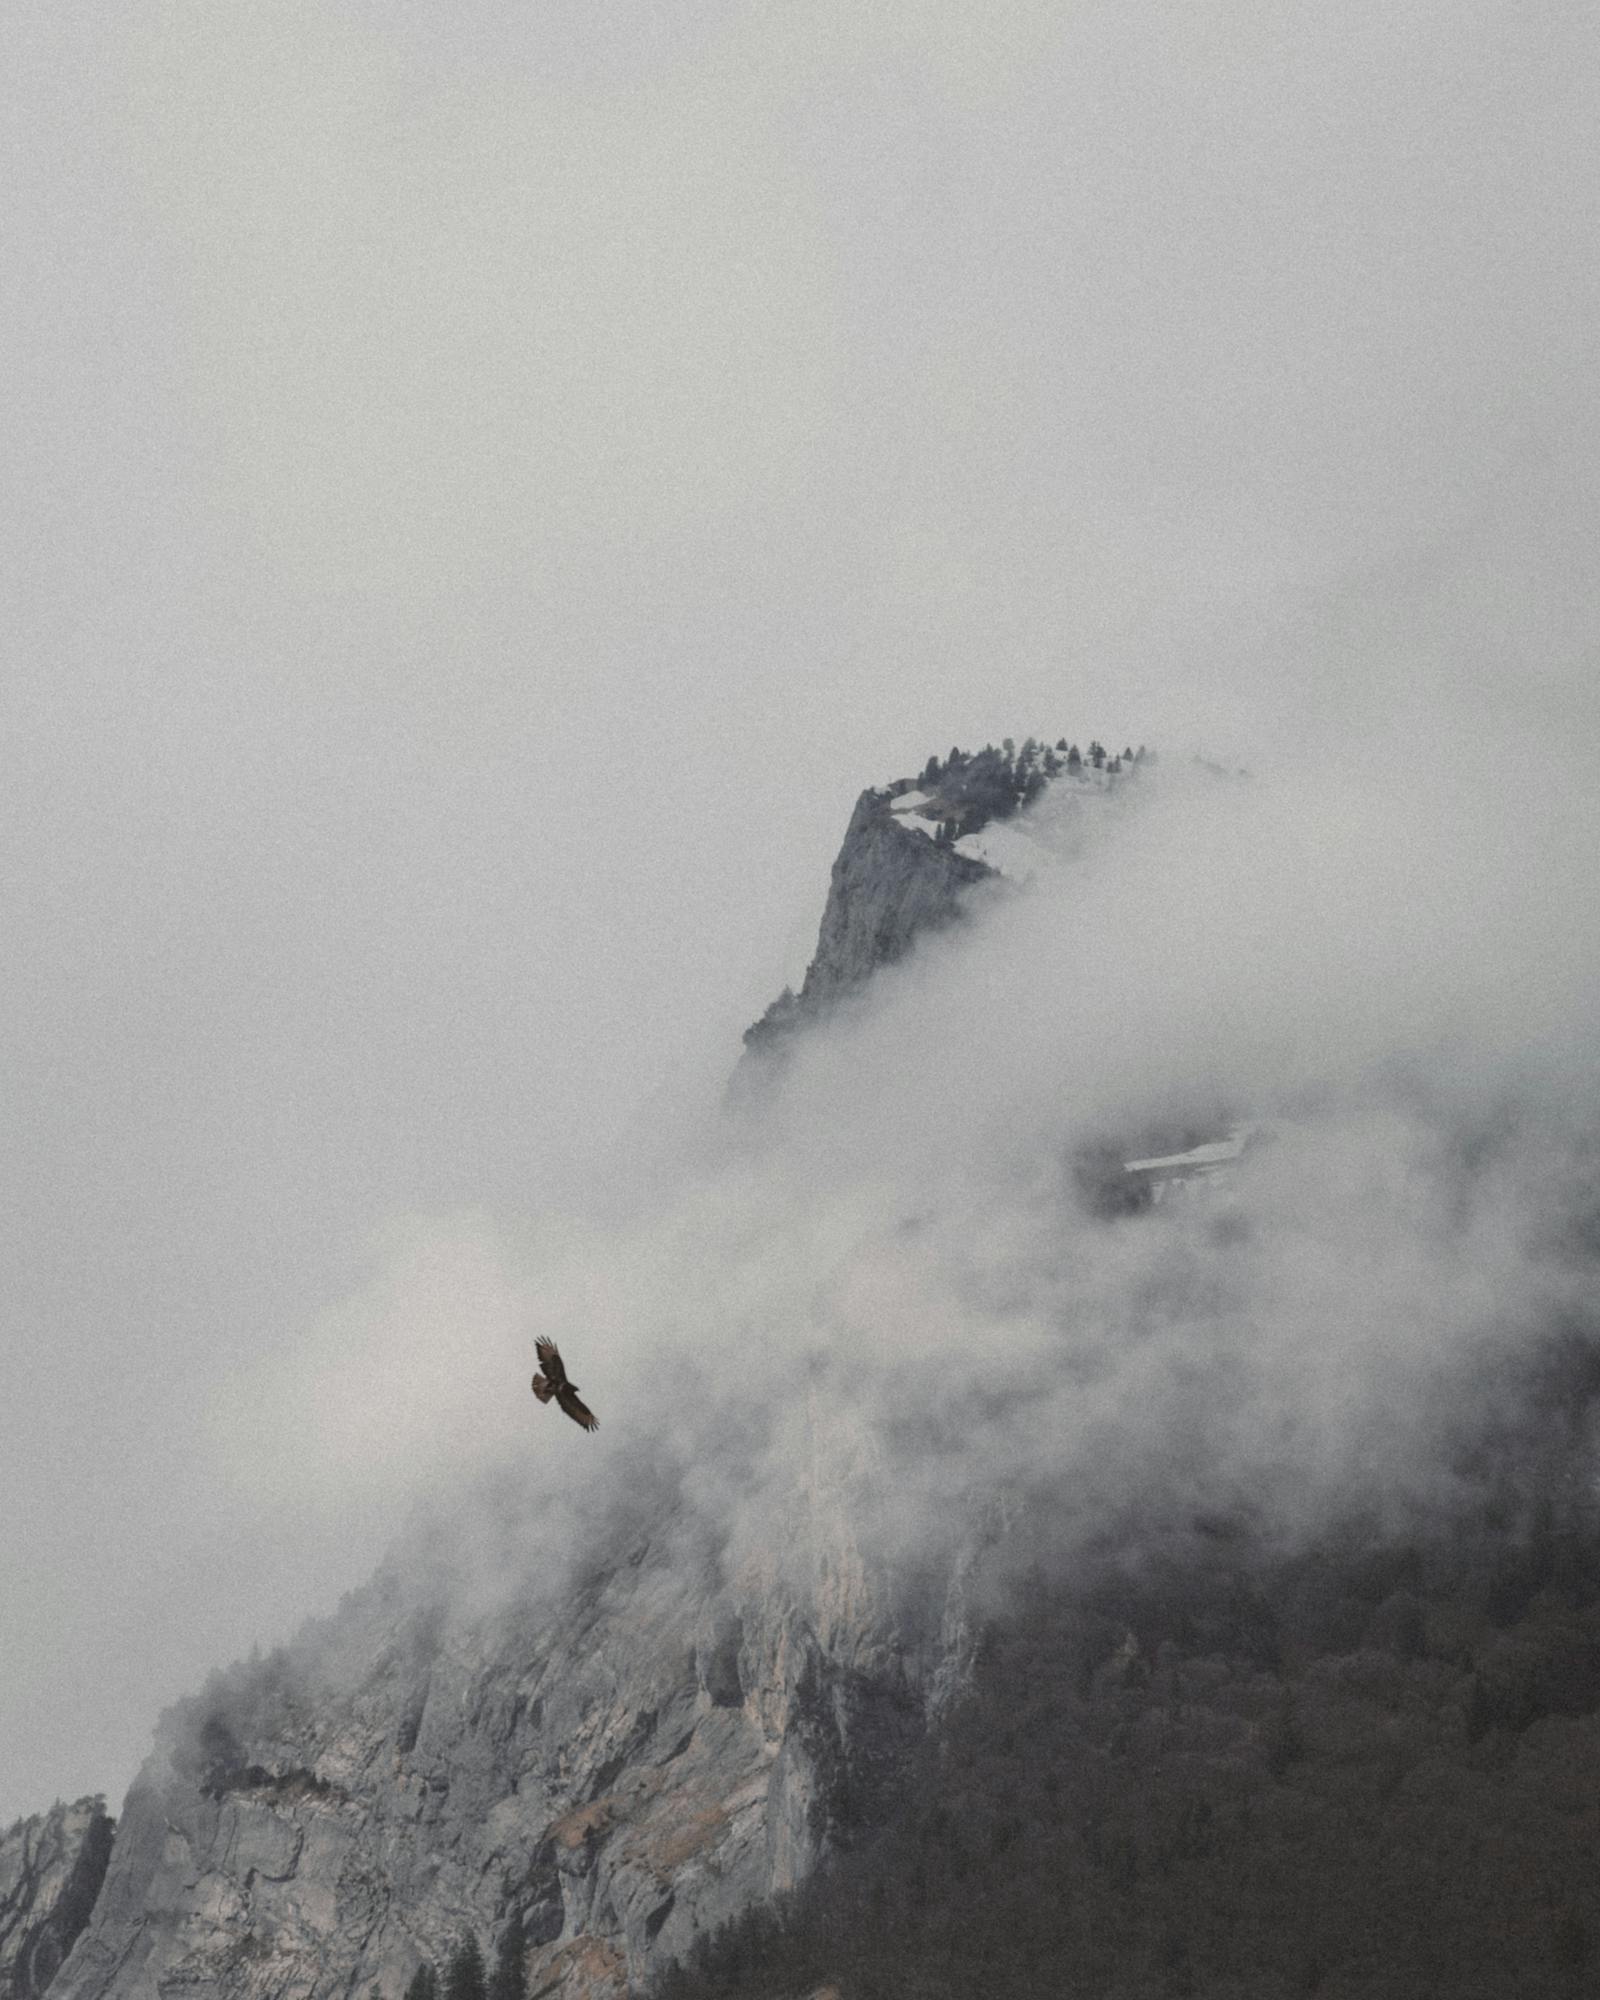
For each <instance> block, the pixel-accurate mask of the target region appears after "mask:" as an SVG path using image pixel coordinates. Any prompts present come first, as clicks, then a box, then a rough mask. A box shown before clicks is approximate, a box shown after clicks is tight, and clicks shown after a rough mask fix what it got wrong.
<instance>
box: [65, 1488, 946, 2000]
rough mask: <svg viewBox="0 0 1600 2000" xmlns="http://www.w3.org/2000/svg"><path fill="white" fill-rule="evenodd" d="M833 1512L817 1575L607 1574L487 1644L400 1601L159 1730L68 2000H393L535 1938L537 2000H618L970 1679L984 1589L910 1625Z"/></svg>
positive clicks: (407, 1592) (883, 1771)
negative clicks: (435, 1975)
mask: <svg viewBox="0 0 1600 2000" xmlns="http://www.w3.org/2000/svg"><path fill="white" fill-rule="evenodd" d="M838 1490H839V1488H838V1486H837V1485H836V1484H835V1483H834V1482H831V1481H830V1482H827V1483H826V1484H825V1486H824V1488H823V1489H822V1491H821V1492H819V1493H814V1494H809V1495H808V1494H799V1495H796V1496H795V1505H796V1507H797V1508H798V1509H799V1510H800V1511H801V1514H802V1515H803V1518H802V1519H797V1520H793V1521H791V1523H790V1524H789V1526H790V1529H791V1530H792V1532H790V1533H786V1534H785V1535H784V1536H783V1538H782V1541H783V1546H784V1547H785V1548H786V1549H792V1548H794V1547H797V1546H804V1547H805V1548H807V1549H808V1550H809V1551H814V1552H815V1553H814V1554H811V1555H808V1558H807V1566H806V1569H805V1571H804V1573H803V1574H797V1573H796V1572H795V1571H794V1570H793V1568H792V1567H790V1566H787V1558H784V1559H783V1561H780V1559H779V1558H778V1557H777V1556H776V1555H773V1556H771V1557H770V1558H769V1557H768V1556H762V1557H761V1558H759V1559H753V1560H752V1562H751V1564H750V1565H749V1566H748V1567H747V1568H746V1570H745V1572H744V1573H743V1574H741V1575H739V1576H737V1577H732V1578H728V1577H723V1576H721V1575H719V1574H718V1572H717V1568H716V1565H715V1564H714V1563H713V1562H711V1561H704V1562H691V1561H689V1560H688V1559H686V1558H685V1557H684V1556H683V1555H682V1554H681V1552H679V1553H674V1554H672V1555H671V1556H669V1554H668V1553H667V1548H666V1542H667V1537H666V1536H665V1535H664V1534H663V1535H661V1536H659V1537H653V1538H651V1539H650V1540H647V1541H644V1542H642V1543H641V1542H634V1543H633V1544H631V1545H628V1546H616V1547H613V1548H612V1549H611V1550H610V1551H609V1553H608V1555H607V1557H606V1559H605V1560H604V1561H602V1562H599V1563H595V1564H592V1565H591V1566H590V1567H589V1568H588V1570H587V1571H585V1572H584V1574H582V1575H581V1576H580V1577H578V1578H577V1579H575V1580H573V1581H572V1582H570V1583H569V1584H568V1585H567V1586H566V1587H565V1588H564V1589H561V1590H558V1591H554V1592H551V1591H548V1590H546V1591H532V1592H530V1593H529V1594H528V1595H527V1596H514V1597H513V1599H512V1601H511V1602H510V1603H508V1604H505V1605H503V1606H502V1607H501V1608H499V1609H497V1610H495V1611H493V1612H490V1613H485V1612H483V1611H482V1610H475V1609H472V1608H470V1607H464V1606H452V1605H450V1604H448V1603H441V1602H439V1601H437V1600H430V1599H428V1598H427V1597H426V1596H425V1595H422V1594H419V1593H420V1587H419V1586H417V1585H415V1584H412V1583H407V1582H405V1581H403V1580H402V1578H401V1576H400V1574H399V1573H398V1572H391V1573H388V1574H386V1575H384V1576H382V1577H380V1578H379V1579H378V1580H377V1581H376V1582H375V1583H374V1584H372V1585H371V1586H369V1587H368V1588H367V1589H365V1590H363V1591H362V1592H360V1593H357V1594H356V1595H354V1596H353V1597H352V1598H351V1599H349V1600H347V1602H346V1604H345V1605H344V1606H343V1607H341V1609H340V1611H339V1613H338V1614H336V1615H335V1617H334V1618H332V1619H331V1620H329V1621H326V1622H325V1623H324V1624H323V1625H322V1626H320V1627H318V1628H316V1629H315V1630H314V1631H311V1632H308V1633H307V1634H306V1635H303V1637H302V1638H301V1640H299V1641H298V1642H297V1643H296V1645H295V1646H294V1647H293V1648H291V1649H290V1650H289V1651H288V1652H286V1653H284V1654H280V1655H277V1656H274V1657H273V1658H272V1659H270V1660H267V1661H265V1662H256V1663H254V1664H251V1665H248V1666H243V1667H239V1668H236V1669H234V1670H232V1671H231V1672H229V1673H227V1674H224V1675H219V1676H216V1677H215V1678H214V1680H213V1682H212V1684H211V1686H210V1687H209V1688H208V1689H207V1690H206V1692H205V1693H204V1694H203V1695H201V1696H199V1697H197V1698H196V1699H194V1700H192V1701H189V1702H186V1703H184V1704H183V1705H182V1706H181V1707H179V1708H177V1709H175V1710H173V1711H172V1712H171V1713H170V1714H169V1715H168V1716H167V1717H166V1718H164V1720H163V1724H162V1728H161V1733H160V1738H159V1741H158V1745H157V1749H156V1752H155V1754H154V1755H153V1756H152V1758H151V1759H150V1761H149V1763H148V1764H147V1765H146V1767H145V1769H144V1771H143V1772H142V1774H141V1776H140V1778H139V1780H138V1781H137V1783H136V1784H135V1786H134V1788H133V1790H132V1792H131V1793H130V1795H129V1798H128V1803H127V1807H126V1810H125V1813H124V1816H123V1820H122V1824H121V1828H120V1831H119V1834H118V1838H117V1842H116V1849H115V1854H114V1856H113V1860H112V1865H111V1869H110V1873H109V1875H108V1877H107V1879H106V1883H105V1887H104V1890H103V1892H102V1893H101V1896H100V1899H99V1903H98V1906H97V1908H96V1910H95V1913H94V1919H93V1922H92V1924H91V1925H90V1927H89V1929H88V1930H87V1931H86V1932H85V1934H84V1935H83V1936H82V1937H81V1938H80V1939H79V1941H78V1944H77V1947H76V1949H75V1950H74V1951H73V1953H72V1956H71V1958H70V1959H69V1960H68V1962H67V1964H66V1966H65V1967H64V1968H63V1970H62V1972H61V1973H60V1975H59V1977H58V1978H57V1979H56V1982H55V1984H54V1986H53V1987H52V1988H51V2000H155V1996H156V1995H157V1994H162V1993H170V1992H171V1991H173V1990H175V1989H177V1988H180V1987H181V1989H182V1990H183V1991H184V1992H185V1993H186V1994H187V1995H190V1996H196V2000H213V1997H214V2000H224V1996H226V2000H268V1997H269V1996H271V2000H332V1996H335V1995H340V1996H343V1995H352V1996H355V1995H359V1996H362V2000H366V1996H368V1995H371V1994H374V1993H376V1994H381V1995H385V1996H388V2000H397V1996H399V1995H400V1994H402V1993H403V1992H404V1989H405V1987H406V1985H407V1984H408V1982H409V1981H410V1978H411V1976H412V1974H413V1972H414V1971H415V1970H416V1968H417V1966H418V1965H419V1964H420V1963H421V1962H422V1961H423V1959H424V1958H431V1959H433V1960H434V1961H435V1962H436V1963H441V1964H442V1962H443V1961H444V1959H445V1958H446V1956H447V1955H448V1952H449V1949H450V1946H451V1944H452V1942H453V1940H454V1939H455V1938H456V1937H457V1936H458V1935H459V1933H460V1932H461V1931H462V1930H463V1929H467V1928H470V1929H471V1930H473V1931H474V1932H475V1933H476V1934H477V1935H478V1937H479V1939H480V1940H481V1942H482V1943H483V1944H484V1946H485V1948H486V1950H487V1951H490V1952H492V1950H493V1948H494V1945H495V1944H496V1942H497V1941H498V1937H499V1934H500V1932H501V1931H502V1930H503V1929H504V1927H505V1925H506V1923H507V1922H508V1921H509V1920H510V1918H511V1917H512V1915H513V1914H517V1915H520V1916H521V1918H522V1921H523V1925H524V1929H525V1933H526V1936H527V1938H528V1943H529V1951H528V1971H529V1978H530V1991H532V1992H535V1993H540V1994H546V1995H550V1996H555V1995H561V1996H568V2000H580V1997H581V1996H591V1995H592V1996H599V1995H607V1996H617V1995H621V1994H623V1993H625V1992H626V1991H627V1990H628V1987H629V1986H630V1984H633V1983H636V1982H638V1981H639V1980H640V1979H641V1978H643V1977H645V1976H646V1975H647V1974H648V1973H649V1971H650V1970H651V1968H652V1967H653V1966H655V1965H658V1964H660V1963H661V1962H663V1961H664V1960H665V1959H668V1958H673V1957H677V1956H679V1955H680V1954H682V1953H683V1952H685V1951H686V1950H687V1949H688V1947H689V1945H690V1944H691V1943H692V1941H693V1940H694V1938H695V1937H696V1935H697V1934H698V1933H699V1932H701V1931H702V1930H704V1929H706V1928H707V1927H708V1926H715V1925H717V1924H720V1923H722V1922H725V1921H726V1920H727V1919H728V1918H730V1917H731V1916H733V1915H735V1914H737V1913H738V1912H739V1911H740V1910H742V1909H744V1908H746V1907H747V1906H748V1905H749V1904H750V1903H751V1902H752V1901H754V1900H757V1899H761V1898H766V1897H768V1896H770V1895H772V1894H773V1893H774V1892H776V1891H778V1890H781V1889H785V1888H788V1887H791V1886H793V1885H794V1884H795V1883H797V1882H799V1881H801V1880H802V1879H803V1878H804V1877H805V1875H806V1874H807V1873H808V1872H809V1871H810V1869H811V1868H812V1867H813V1866H814V1865H815V1863H816V1861H817V1859H818V1857H819V1855H821V1854H822V1853H823V1852H824V1851H826V1850H827V1849H828V1847H829V1846H830V1845H831V1844H833V1843H834V1842H836V1841H838V1840H841V1839H847V1838H848V1837H849V1834H850V1832H851V1829H852V1827H853V1826H854V1825H855V1824H856V1823H857V1821H858V1820H859V1819H860V1817H861V1815H862V1814H863V1813H864V1812H870V1810H871V1804H872V1788H873V1787H874V1786H876V1785H879V1784H881V1783H882V1782H884V1781H885V1780H886V1779H887V1777H888V1776H889V1775H890V1774H892V1772H893V1771H894V1770H895V1769H896V1768H897V1767H898V1760H899V1759H900V1758H902V1757H903V1756H904V1755H905V1753H906V1751H907V1749H908V1747H909V1746H910V1745H911V1744H913V1743H914V1742H915V1741H916V1740H917V1739H918V1738H919V1736H920V1735H921V1732H922V1731H923V1729H924V1728H925V1726H926V1723H927V1719H928V1717H929V1714H930V1713H931V1709H932V1706H933V1705H934V1704H935V1703H936V1702H937V1701H938V1700H940V1699H941V1698H942V1697H943V1695H944V1693H945V1692H946V1691H947V1690H948V1688H949V1686H950V1685H951V1677H952V1674H953V1673H958V1672H959V1666H960V1662H961V1660H962V1658H963V1648H964V1645H965V1633H966V1618H965V1610H964V1587H963V1579H962V1577H961V1575H960V1574H959V1572H957V1573H953V1574H952V1575H951V1576H950V1578H949V1579H948V1582H947V1584H946V1585H944V1586H940V1587H938V1589H937V1590H935V1591H934V1592H932V1593H931V1594H930V1592H929V1589H928V1588H927V1587H926V1586H923V1597H922V1600H921V1601H920V1602H914V1601H910V1600H908V1599H906V1598H904V1597H903V1596H897V1595H896V1594H895V1592H894V1590H893V1589H892V1588H891V1586H890V1582H889V1579H888V1578H887V1576H886V1575H884V1574H881V1573H878V1572H875V1571H874V1570H873V1568H872V1567H871V1565H870V1564H869V1563H868V1562H867V1561H866V1560H865V1559H864V1558H863V1556H862V1554H861V1552H860V1550H858V1549H857V1548H856V1547H855V1546H854V1544H853V1541H852V1540H851V1537H850V1535H849V1530H848V1526H847V1524H846V1522H845V1519H844V1512H845V1510H844V1509H843V1507H842V1506H840V1505H839V1504H838V1501H837V1499H836V1498H835V1497H834V1496H835V1495H836V1493H837V1491H838Z"/></svg>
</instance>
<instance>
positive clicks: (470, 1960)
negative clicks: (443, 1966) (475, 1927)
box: [444, 1931, 488, 2000]
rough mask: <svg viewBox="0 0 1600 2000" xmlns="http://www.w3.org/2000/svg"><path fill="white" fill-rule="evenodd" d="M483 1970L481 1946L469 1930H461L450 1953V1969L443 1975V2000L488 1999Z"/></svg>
mask: <svg viewBox="0 0 1600 2000" xmlns="http://www.w3.org/2000/svg"><path fill="white" fill-rule="evenodd" d="M487 1983H488V1982H487V1981H486V1979H485V1978H484V1971H483V1947H482V1946H481V1945H480V1944H479V1943H478V1940H477V1939H476V1938H475V1937H474V1936H473V1934H472V1932H471V1931H463V1932H462V1933H461V1938H460V1941H459V1943H458V1944H457V1945H456V1948H455V1950H454V1951H453V1952H452V1953H451V1954H450V1969H449V1971H448V1972H447V1973H446V1974H445V1977H444V2000H488V1992H487Z"/></svg>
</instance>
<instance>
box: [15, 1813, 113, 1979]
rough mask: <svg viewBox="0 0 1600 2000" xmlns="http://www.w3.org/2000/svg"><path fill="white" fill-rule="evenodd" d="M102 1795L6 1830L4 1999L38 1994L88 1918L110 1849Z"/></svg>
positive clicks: (43, 1814) (110, 1826)
mask: <svg viewBox="0 0 1600 2000" xmlns="http://www.w3.org/2000/svg"><path fill="white" fill-rule="evenodd" d="M111 1837H112V1824H111V1821H110V1820H109V1819H108V1818H107V1816H106V1811H105V1801H104V1800H103V1799H98V1798H91V1799H79V1800H77V1801H76V1803H75V1804H73V1805H70V1806H65V1805H56V1806H54V1807H52V1808H51V1810H50V1811H49V1812H47V1813H37V1814H35V1815H34V1817H33V1818H32V1819H24V1820H18V1822H17V1823H16V1825H15V1826H13V1827H12V1828H11V1829H10V1831H9V1832H7V1833H6V1834H4V1835H3V1836H0V2000H38V1996H39V1995H41V1994H42V1993H43V1992H44V1991H45V1989H46V1987H48V1986H49V1984H50V1982H51V1980H52V1979H53V1978H54V1977H55V1975H56V1972H57V1970H58V1968H59V1967H60V1965H61V1962H62V1960H63V1959H64V1958H65V1957H66V1956H67V1954H68V1952H69V1951H71V1949H72V1947H73V1944H74V1943H75V1942H76V1940H77V1937H78V1934H79V1932H80V1931H82V1929H83V1927H84V1925H85V1924H86V1923H87V1922H88V1921H89V1914H90V1911H91V1910H92V1909H93V1907H94V1902H95V1898H96V1897H97V1896H98V1894H99V1893H100V1885H101V1883H102V1881H103V1880H104V1877H105V1872H106V1863H107V1861H108V1859H109V1857H110V1853H111Z"/></svg>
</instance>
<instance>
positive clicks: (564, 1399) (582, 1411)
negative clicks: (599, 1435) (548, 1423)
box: [556, 1387, 600, 1431]
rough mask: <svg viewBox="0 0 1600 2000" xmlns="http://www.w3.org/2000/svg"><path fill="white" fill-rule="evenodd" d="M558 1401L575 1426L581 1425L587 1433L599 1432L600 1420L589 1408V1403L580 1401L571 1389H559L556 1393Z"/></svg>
mask: <svg viewBox="0 0 1600 2000" xmlns="http://www.w3.org/2000/svg"><path fill="white" fill-rule="evenodd" d="M556 1401H557V1402H558V1403H559V1404H560V1405H561V1407H562V1409H564V1410H565V1411H566V1413H567V1415H568V1416H569V1417H571V1419H572V1421H573V1422H574V1423H575V1424H578V1425H581V1427H582V1428H583V1429H584V1430H586V1431H597V1430H599V1428H600V1419H599V1418H598V1417H597V1416H596V1415H595V1413H594V1411H593V1410H591V1409H590V1408H589V1405H588V1404H587V1403H585V1402H581V1401H580V1400H579V1398H578V1397H577V1395H575V1394H574V1392H573V1391H572V1390H571V1389H570V1388H566V1387H563V1388H560V1389H558V1390H557V1391H556Z"/></svg>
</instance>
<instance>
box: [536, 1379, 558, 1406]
mask: <svg viewBox="0 0 1600 2000" xmlns="http://www.w3.org/2000/svg"><path fill="white" fill-rule="evenodd" d="M533 1393H534V1394H535V1395H536V1396H537V1397H538V1398H539V1401H540V1402H541V1403H548V1402H549V1400H550V1398H551V1397H552V1396H553V1395H554V1394H555V1390H554V1389H552V1388H551V1386H550V1384H549V1383H548V1382H547V1381H546V1380H545V1379H544V1377H543V1376H542V1375H535V1376H534V1378H533Z"/></svg>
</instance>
